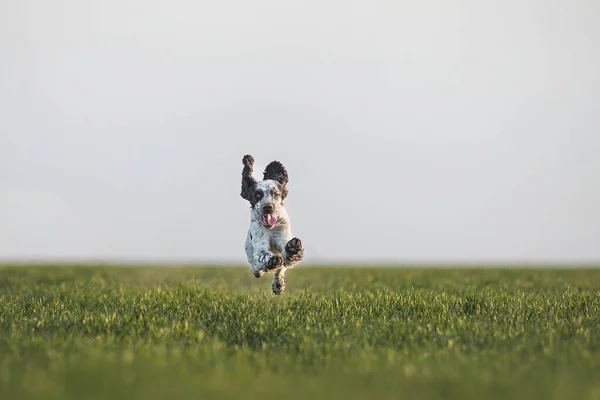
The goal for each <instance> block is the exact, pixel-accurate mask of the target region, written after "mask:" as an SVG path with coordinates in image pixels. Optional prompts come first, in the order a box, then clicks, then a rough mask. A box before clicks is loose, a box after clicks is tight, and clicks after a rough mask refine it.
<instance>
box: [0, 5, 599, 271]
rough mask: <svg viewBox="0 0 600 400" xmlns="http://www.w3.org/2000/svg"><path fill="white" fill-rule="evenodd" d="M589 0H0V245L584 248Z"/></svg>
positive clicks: (519, 252)
mask: <svg viewBox="0 0 600 400" xmlns="http://www.w3.org/2000/svg"><path fill="white" fill-rule="evenodd" d="M599 21H600V2H598V1H595V0H554V1H542V0H514V1H481V0H470V1H468V0H456V1H446V0H438V1H431V0H426V1H391V0H389V1H348V0H345V1H323V0H320V1H294V2H292V1H282V0H273V1H262V0H261V1H259V0H238V1H198V0H196V1H168V2H167V1H156V0H151V1H148V0H147V1H143V2H142V1H129V0H86V1H80V0H72V1H60V0H56V1H45V0H20V1H9V0H4V1H1V2H0V110H1V111H0V113H1V116H0V153H1V154H0V258H3V259H9V258H41V259H44V258H48V257H53V258H78V259H82V258H83V259H86V258H93V259H99V258H100V259H102V258H109V259H149V260H171V261H178V260H192V261H203V260H219V261H224V262H232V261H233V262H235V261H243V260H244V252H243V242H244V238H245V232H246V229H247V226H248V218H249V217H248V206H247V204H246V203H245V202H244V200H242V199H241V198H240V196H239V187H240V173H241V158H242V156H243V155H244V154H246V153H250V154H252V155H254V157H255V159H256V160H257V162H258V164H259V166H264V165H266V164H267V163H268V162H269V161H271V160H273V159H279V160H281V161H282V162H283V163H284V164H285V165H286V166H287V167H288V171H289V173H290V184H289V189H290V197H289V198H288V201H287V206H288V207H287V208H288V212H289V213H290V215H291V218H292V223H293V227H294V233H295V234H296V235H298V236H300V237H301V238H302V239H303V241H304V243H305V245H306V247H307V262H310V261H312V262H317V261H348V260H353V261H369V260H371V261H373V262H377V261H429V260H432V261H473V260H490V261H515V260H517V261H520V260H527V261H544V260H552V261H564V260H574V261H581V260H585V261H589V260H600V211H599V210H598V207H599V205H600V136H599V135H600V72H599V71H600V24H599Z"/></svg>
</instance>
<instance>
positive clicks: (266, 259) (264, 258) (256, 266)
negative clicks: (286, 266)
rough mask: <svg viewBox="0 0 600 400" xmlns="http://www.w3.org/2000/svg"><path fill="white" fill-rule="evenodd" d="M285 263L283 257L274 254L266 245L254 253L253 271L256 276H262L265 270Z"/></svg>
mask: <svg viewBox="0 0 600 400" xmlns="http://www.w3.org/2000/svg"><path fill="white" fill-rule="evenodd" d="M281 265H283V257H281V256H280V255H277V254H273V252H271V251H270V250H268V249H267V248H265V247H261V248H258V249H257V250H256V251H255V253H254V262H253V263H252V273H253V274H254V276H255V277H257V278H260V277H262V276H263V275H264V274H265V272H267V271H271V270H274V269H277V268H279V267H280V266H281Z"/></svg>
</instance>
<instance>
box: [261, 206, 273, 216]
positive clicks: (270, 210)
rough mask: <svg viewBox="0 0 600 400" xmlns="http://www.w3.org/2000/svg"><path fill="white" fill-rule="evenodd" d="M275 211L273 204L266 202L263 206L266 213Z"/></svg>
mask: <svg viewBox="0 0 600 400" xmlns="http://www.w3.org/2000/svg"><path fill="white" fill-rule="evenodd" d="M272 212H273V206H272V205H271V204H266V205H265V206H264V207H263V213H265V214H271V213H272Z"/></svg>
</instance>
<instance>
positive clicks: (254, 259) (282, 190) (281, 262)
mask: <svg viewBox="0 0 600 400" xmlns="http://www.w3.org/2000/svg"><path fill="white" fill-rule="evenodd" d="M242 163H243V165H244V168H243V170H242V190H241V196H242V198H243V199H245V200H247V201H248V202H250V228H249V229H248V233H247V235H246V245H245V250H246V256H247V258H248V262H249V263H250V269H251V271H252V273H253V275H254V276H255V277H257V278H260V277H262V276H263V275H264V274H265V273H266V272H270V271H274V276H273V284H272V289H273V293H275V294H281V293H282V292H283V290H284V289H285V271H286V270H288V269H290V268H292V267H294V266H295V265H296V264H297V263H299V262H300V261H302V259H303V257H304V248H303V246H302V241H301V240H300V239H298V238H295V237H293V236H292V233H291V226H290V219H289V217H288V215H287V212H286V210H285V207H284V204H283V200H284V199H285V198H286V197H287V195H288V190H287V184H288V182H289V177H288V173H287V171H286V169H285V167H284V166H283V164H281V163H280V162H279V161H273V162H271V163H270V164H269V165H267V167H266V168H265V171H264V173H263V180H262V181H260V182H257V181H256V180H255V179H254V178H253V177H252V172H253V166H254V158H252V156H251V155H246V156H244V158H243V159H242ZM274 221H275V222H274Z"/></svg>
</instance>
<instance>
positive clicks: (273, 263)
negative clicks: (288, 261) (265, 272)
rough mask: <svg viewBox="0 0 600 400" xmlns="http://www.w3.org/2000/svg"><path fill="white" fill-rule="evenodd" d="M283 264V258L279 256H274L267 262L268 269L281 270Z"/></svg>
mask: <svg viewBox="0 0 600 400" xmlns="http://www.w3.org/2000/svg"><path fill="white" fill-rule="evenodd" d="M282 264H283V257H281V256H278V255H273V256H272V257H271V258H269V261H267V268H268V269H275V268H279V267H281V265H282Z"/></svg>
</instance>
